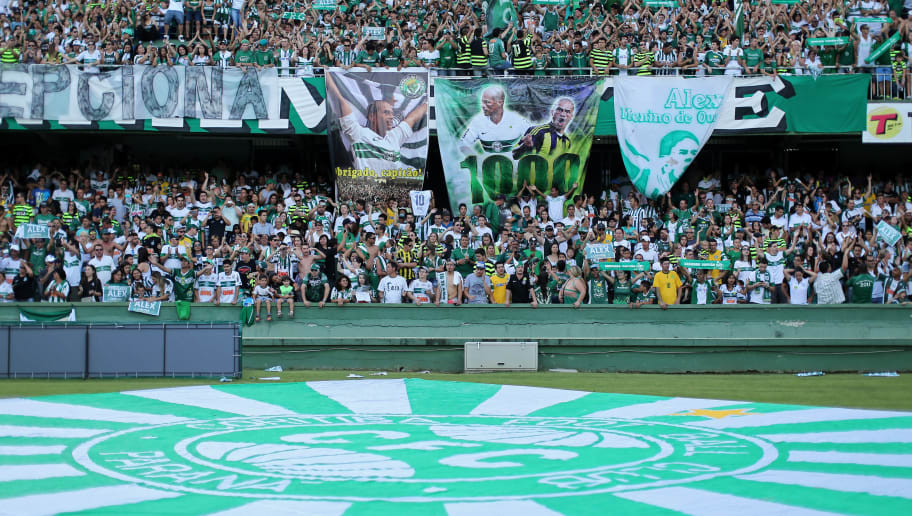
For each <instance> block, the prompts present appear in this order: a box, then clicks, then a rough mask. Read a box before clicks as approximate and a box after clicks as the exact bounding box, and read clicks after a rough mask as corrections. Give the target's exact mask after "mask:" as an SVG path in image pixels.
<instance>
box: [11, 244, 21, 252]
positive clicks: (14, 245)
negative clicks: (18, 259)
mask: <svg viewBox="0 0 912 516" xmlns="http://www.w3.org/2000/svg"><path fill="white" fill-rule="evenodd" d="M18 250H19V246H18V245H16V244H13V245H11V246H10V251H18Z"/></svg>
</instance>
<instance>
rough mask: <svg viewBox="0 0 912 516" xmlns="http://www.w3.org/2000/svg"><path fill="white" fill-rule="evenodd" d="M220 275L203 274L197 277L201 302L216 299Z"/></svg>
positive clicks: (197, 291)
mask: <svg viewBox="0 0 912 516" xmlns="http://www.w3.org/2000/svg"><path fill="white" fill-rule="evenodd" d="M218 280H219V275H218V274H215V273H212V274H203V275H201V276H199V277H198V278H196V293H197V295H199V302H200V303H211V302H212V300H213V299H215V289H217V288H218V285H219V282H218Z"/></svg>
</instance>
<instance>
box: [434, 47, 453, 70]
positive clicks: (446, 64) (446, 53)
mask: <svg viewBox="0 0 912 516" xmlns="http://www.w3.org/2000/svg"><path fill="white" fill-rule="evenodd" d="M437 50H439V51H440V67H441V68H453V65H455V64H456V49H455V48H453V45H452V44H451V43H450V42H449V41H445V42H444V43H442V44H441V45H438V46H437Z"/></svg>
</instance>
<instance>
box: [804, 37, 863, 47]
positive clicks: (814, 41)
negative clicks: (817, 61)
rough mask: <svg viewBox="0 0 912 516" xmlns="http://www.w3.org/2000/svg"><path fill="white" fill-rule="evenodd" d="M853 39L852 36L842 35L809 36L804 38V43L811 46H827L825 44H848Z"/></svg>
mask: <svg viewBox="0 0 912 516" xmlns="http://www.w3.org/2000/svg"><path fill="white" fill-rule="evenodd" d="M850 41H852V38H850V37H848V36H841V37H835V38H808V39H806V40H804V44H805V45H806V46H809V47H825V46H837V45H848V44H849V42H850Z"/></svg>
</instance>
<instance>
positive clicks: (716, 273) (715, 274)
mask: <svg viewBox="0 0 912 516" xmlns="http://www.w3.org/2000/svg"><path fill="white" fill-rule="evenodd" d="M706 259H707V260H712V261H714V262H720V261H722V251H721V250H719V249H716V252H714V253H709V254H708V255H707V256H706ZM720 276H722V271H720V270H716V269H713V270H711V271H709V277H710V278H712V279H714V280H717V279H719V277H720Z"/></svg>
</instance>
